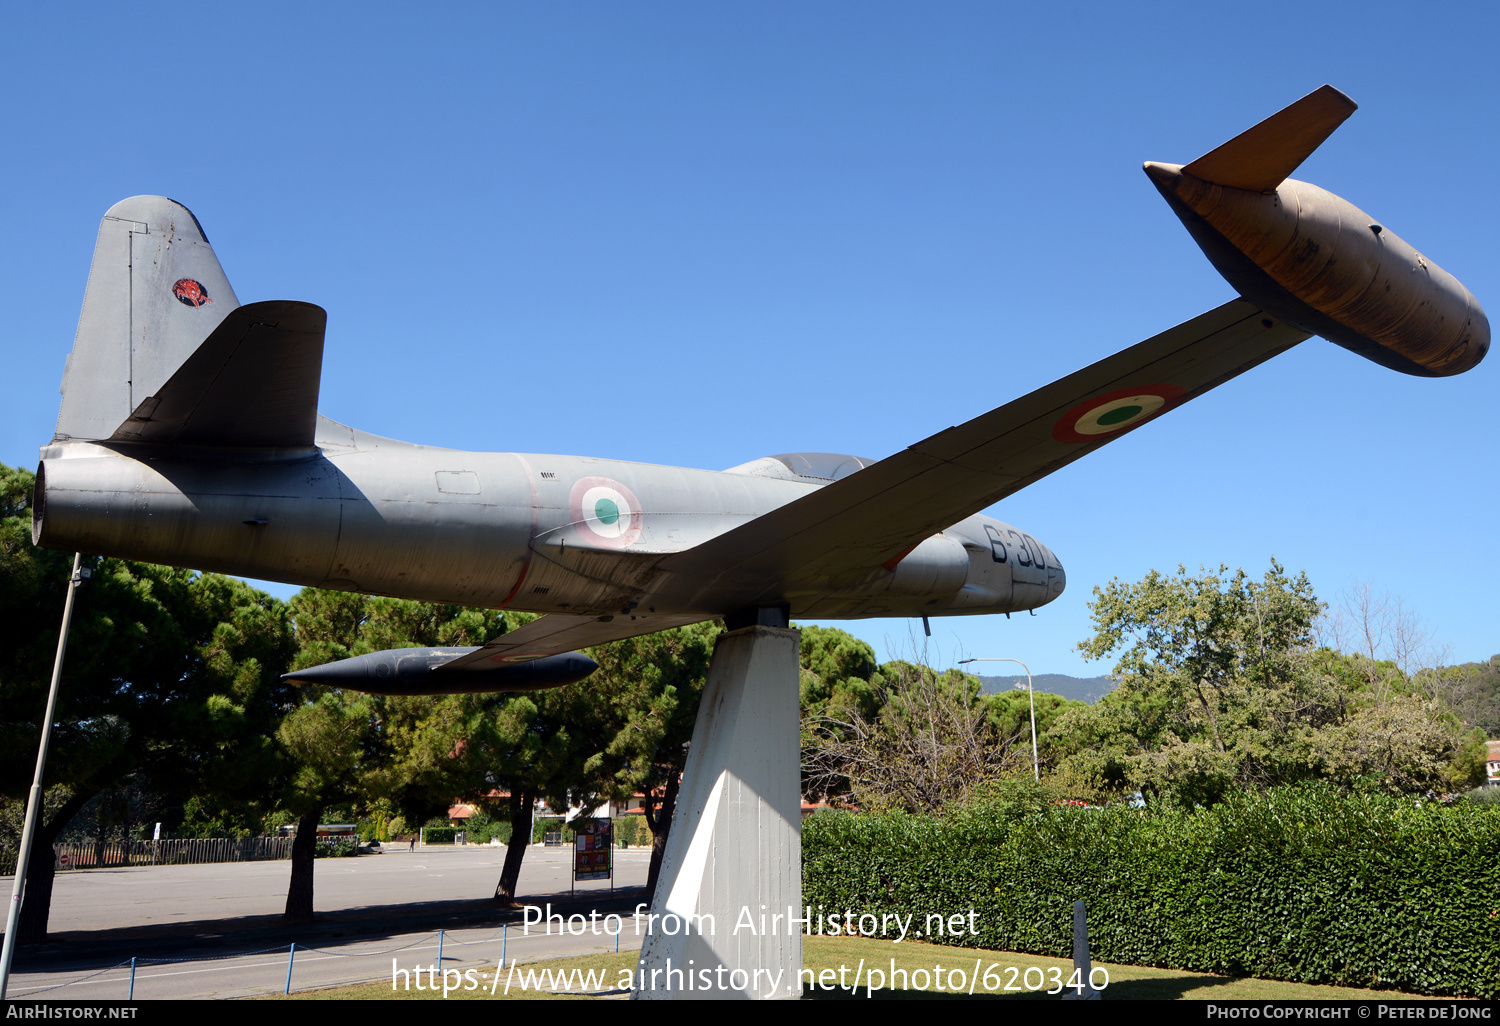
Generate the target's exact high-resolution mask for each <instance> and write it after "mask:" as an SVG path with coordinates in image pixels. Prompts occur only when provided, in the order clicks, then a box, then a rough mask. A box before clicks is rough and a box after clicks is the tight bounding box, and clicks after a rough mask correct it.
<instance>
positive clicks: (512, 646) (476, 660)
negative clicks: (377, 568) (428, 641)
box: [433, 613, 712, 674]
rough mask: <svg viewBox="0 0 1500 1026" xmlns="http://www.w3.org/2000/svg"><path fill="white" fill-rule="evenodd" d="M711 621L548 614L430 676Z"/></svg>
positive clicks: (703, 617)
mask: <svg viewBox="0 0 1500 1026" xmlns="http://www.w3.org/2000/svg"><path fill="white" fill-rule="evenodd" d="M711 618H712V617H711V616H710V615H707V614H701V613H700V614H686V615H682V614H679V615H677V616H654V615H651V614H646V615H643V616H631V615H629V614H625V613H621V614H617V615H615V616H573V615H569V614H567V613H548V614H546V615H545V616H539V617H537V618H536V619H535V620H532V621H531V622H530V623H528V624H524V625H522V626H520V627H517V628H516V629H515V630H513V631H507V632H506V633H504V634H502V635H500V636H499V637H498V638H495V639H494V640H492V641H490V642H489V643H488V644H486V645H483V646H481V647H480V648H479V649H477V650H476V651H473V652H470V653H469V654H468V655H465V656H460V657H459V658H457V659H454V660H453V661H452V662H448V663H444V664H443V665H442V666H440V667H438V668H437V669H436V670H434V671H433V672H434V673H436V674H448V673H452V672H463V671H464V670H479V669H488V668H490V667H492V666H496V665H507V664H514V663H523V662H527V661H528V660H531V659H538V658H541V657H542V656H549V655H557V654H558V653H561V652H572V651H574V650H575V649H580V648H587V647H589V646H590V645H602V644H604V643H605V642H609V641H620V640H621V639H623V638H634V637H636V636H637V635H641V634H655V633H656V632H657V631H665V630H671V629H672V628H673V627H683V626H686V625H687V624H690V623H700V622H702V621H704V620H708V619H711Z"/></svg>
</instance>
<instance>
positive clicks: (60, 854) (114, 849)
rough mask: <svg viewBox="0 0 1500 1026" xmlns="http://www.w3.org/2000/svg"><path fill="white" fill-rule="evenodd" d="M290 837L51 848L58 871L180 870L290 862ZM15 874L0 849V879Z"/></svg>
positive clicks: (10, 855) (12, 858) (7, 852)
mask: <svg viewBox="0 0 1500 1026" xmlns="http://www.w3.org/2000/svg"><path fill="white" fill-rule="evenodd" d="M293 840H294V839H293V838H291V837H174V838H170V839H168V840H164V841H78V842H70V843H67V844H54V845H53V846H52V852H53V857H54V858H55V859H56V866H57V868H58V870H59V871H62V870H68V869H97V868H100V867H111V866H183V865H190V864H196V863H203V862H261V861H265V860H270V859H285V858H291V855H292V841H293ZM15 871H16V850H15V849H14V848H5V849H0V875H4V876H8V875H11V874H13V873H15Z"/></svg>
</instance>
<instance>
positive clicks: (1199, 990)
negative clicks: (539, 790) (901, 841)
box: [269, 937, 1421, 1001]
mask: <svg viewBox="0 0 1500 1026" xmlns="http://www.w3.org/2000/svg"><path fill="white" fill-rule="evenodd" d="M637 957H638V956H637V954H636V953H635V952H625V951H622V952H620V953H619V954H617V955H616V954H611V955H584V956H581V957H579V958H560V959H554V960H551V961H546V962H533V963H522V964H518V965H517V966H516V967H515V970H514V972H513V973H512V971H511V970H510V969H509V968H507V969H505V970H501V972H500V976H499V983H498V984H497V985H496V987H495V993H494V994H493V995H491V994H490V986H491V983H492V982H493V981H494V980H495V966H494V964H493V963H483V962H477V961H475V962H462V961H457V960H451V964H446V963H448V962H449V961H450V960H445V966H444V969H445V971H447V972H448V973H450V974H451V973H452V972H453V971H455V970H456V971H457V972H458V973H459V977H458V978H457V979H455V978H454V977H452V976H451V975H450V976H449V984H450V990H449V992H448V995H447V1000H449V1001H454V1000H459V999H468V1000H486V1001H494V1000H517V999H531V1000H536V999H546V1000H587V999H589V998H600V997H622V996H623V990H622V984H623V983H624V981H625V978H626V977H627V975H628V974H629V973H630V972H632V971H633V970H634V969H635V968H636V959H637ZM893 960H894V970H895V976H896V978H895V979H894V981H893V980H892V972H893V966H892V962H893ZM976 961H977V963H978V966H979V971H978V975H977V976H976V974H975V965H976ZM803 966H804V975H803V996H804V997H807V998H815V999H818V1000H850V999H859V1000H864V999H865V998H866V997H871V998H875V999H883V1000H891V999H895V1000H901V999H904V998H923V999H928V1000H930V999H932V998H942V997H946V998H956V997H964V998H967V997H969V996H970V995H969V987H970V985H971V982H972V985H973V997H976V998H978V997H988V998H992V999H998V1000H1037V999H1040V1000H1049V1001H1055V1000H1057V995H1056V994H1047V993H1046V992H1045V991H1046V990H1049V989H1055V988H1056V987H1057V980H1058V979H1062V980H1066V979H1067V977H1068V975H1069V974H1070V973H1071V972H1072V968H1073V964H1072V962H1071V961H1068V960H1065V959H1060V958H1048V957H1046V956H1044V955H1022V954H1016V953H1015V952H1010V951H982V950H978V949H974V948H953V947H946V946H943V945H938V944H923V943H921V942H919V941H905V942H903V943H900V944H893V943H891V942H890V941H887V940H879V939H871V938H859V937H856V938H847V937H806V938H804V939H803ZM939 967H941V970H939ZM1094 968H1095V970H1096V975H1095V980H1096V982H1103V974H1102V973H1099V972H1098V970H1100V969H1102V970H1104V971H1105V972H1108V974H1109V984H1108V986H1107V987H1106V988H1105V991H1104V1000H1106V1001H1112V1000H1113V1001H1128V1000H1132V999H1151V1000H1162V999H1168V1000H1175V999H1183V1000H1189V1001H1203V1000H1218V1001H1369V1000H1380V999H1385V1000H1393V999H1394V1000H1403V999H1410V998H1413V997H1420V996H1421V995H1413V994H1403V993H1400V992H1398V991H1391V990H1360V989H1357V988H1354V987H1324V986H1316V985H1313V984H1310V983H1281V982H1279V981H1276V980H1257V979H1249V978H1233V977H1228V976H1210V975H1207V974H1205V973H1189V972H1184V971H1182V970H1180V969H1151V968H1147V967H1144V966H1133V965H1111V964H1109V963H1106V962H1096V963H1094ZM471 970H472V974H473V975H472V976H467V975H465V974H466V973H468V972H469V971H471ZM809 970H811V971H812V973H813V980H814V981H815V982H814V984H813V985H812V986H809V984H808V977H807V976H806V972H807V971H809ZM841 970H842V972H843V983H842V986H841V984H840V971H841ZM871 970H873V971H874V972H875V973H876V974H877V975H876V976H875V977H874V978H871V977H870V976H869V975H868V974H869V973H870V971H871ZM901 970H905V973H906V975H905V977H904V979H903V978H902V977H901V975H900V972H901ZM857 972H858V973H859V974H860V975H859V984H858V987H857V990H851V985H852V984H853V981H854V977H855V974H856V973H857ZM507 981H509V983H510V992H509V993H508V994H506V993H505V988H506V983H507ZM523 982H525V983H526V984H528V985H525V986H523ZM538 982H539V983H540V987H537V986H536V984H537V983H538ZM960 982H962V990H961V992H960V993H958V994H955V993H954V991H953V990H952V989H949V988H950V987H957V986H958V984H959V983H960ZM437 983H438V989H437V990H436V991H432V990H421V991H418V990H416V989H415V984H413V989H411V990H396V991H394V992H393V991H392V989H391V985H390V983H389V982H388V981H382V982H380V983H370V984H362V985H359V986H353V987H338V988H334V989H331V990H316V991H307V992H304V993H301V994H295V993H294V994H292V995H291V999H292V1000H313V1001H318V1000H339V1001H347V1000H356V1001H358V1000H382V1001H388V1000H390V999H392V998H398V999H401V1000H407V999H417V1000H423V999H433V998H436V999H438V1000H442V999H443V991H442V980H441V979H439V980H438V981H437ZM471 983H473V984H476V986H475V988H474V989H472V990H466V989H463V988H465V987H468V986H470V984H471ZM819 984H822V985H821V986H820V985H819ZM893 984H894V985H893ZM987 985H988V986H989V987H990V989H989V991H988V992H986V986H987ZM424 986H425V981H424ZM1007 987H1009V988H1013V989H1009V990H1007V989H1006V988H1007ZM269 1000H284V999H281V998H275V999H269Z"/></svg>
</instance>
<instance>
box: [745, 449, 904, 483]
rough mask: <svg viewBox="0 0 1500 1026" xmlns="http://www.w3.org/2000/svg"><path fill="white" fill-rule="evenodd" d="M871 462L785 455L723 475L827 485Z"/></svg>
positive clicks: (856, 458)
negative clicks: (740, 475)
mask: <svg viewBox="0 0 1500 1026" xmlns="http://www.w3.org/2000/svg"><path fill="white" fill-rule="evenodd" d="M874 462H875V461H874V460H872V459H866V458H865V457H863V456H847V455H845V454H843V453H837V452H784V453H782V454H780V455H779V456H762V457H761V458H760V459H758V460H751V461H750V462H749V463H741V464H740V465H739V466H737V467H730V468H729V469H728V470H726V471H724V473H726V474H743V475H745V476H746V477H769V478H775V479H777V480H780V481H803V482H806V483H808V484H828V483H829V482H830V481H837V480H839V479H840V478H843V477H848V476H849V475H850V474H852V473H854V472H855V471H856V470H863V469H864V468H865V467H868V466H869V465H870V464H872V463H874Z"/></svg>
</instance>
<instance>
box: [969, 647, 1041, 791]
mask: <svg viewBox="0 0 1500 1026" xmlns="http://www.w3.org/2000/svg"><path fill="white" fill-rule="evenodd" d="M964 663H1015V664H1016V665H1017V666H1019V667H1020V668H1021V669H1023V670H1025V671H1026V695H1027V697H1028V698H1029V699H1030V700H1031V774H1032V776H1033V777H1034V778H1035V779H1036V780H1037V781H1040V780H1041V779H1042V760H1041V758H1040V757H1039V756H1038V755H1037V750H1036V692H1035V691H1033V690H1032V688H1031V667H1029V666H1027V665H1026V664H1025V663H1023V662H1021V660H1019V659H1011V658H1009V657H1007V656H997V657H995V658H993V659H960V660H959V661H958V665H960V666H962V665H963V664H964ZM1019 686H1020V685H1017V687H1019Z"/></svg>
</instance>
